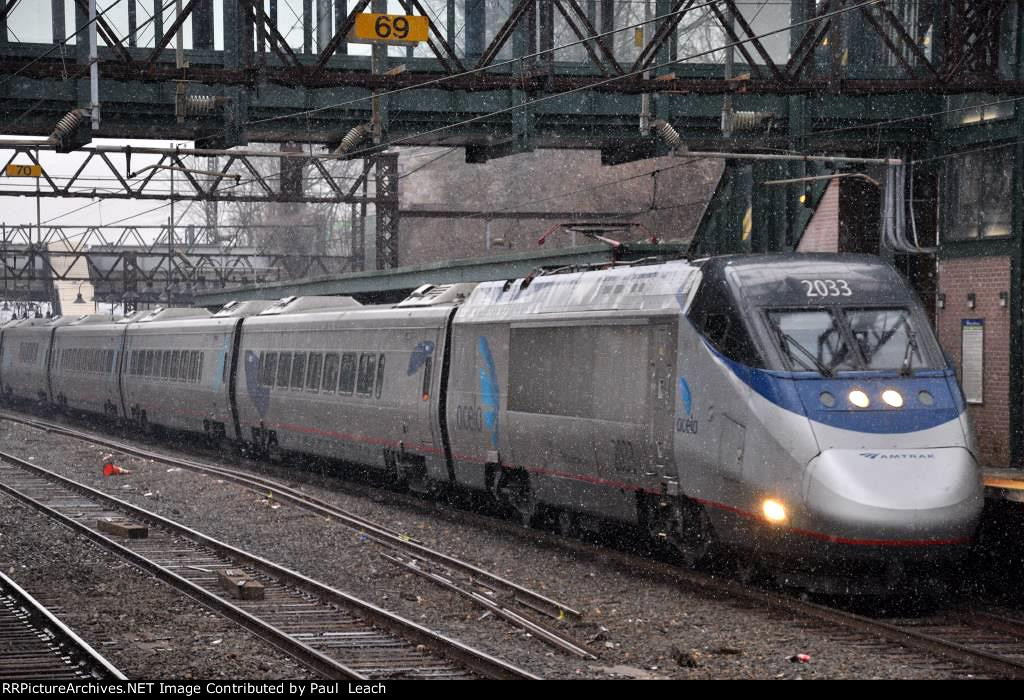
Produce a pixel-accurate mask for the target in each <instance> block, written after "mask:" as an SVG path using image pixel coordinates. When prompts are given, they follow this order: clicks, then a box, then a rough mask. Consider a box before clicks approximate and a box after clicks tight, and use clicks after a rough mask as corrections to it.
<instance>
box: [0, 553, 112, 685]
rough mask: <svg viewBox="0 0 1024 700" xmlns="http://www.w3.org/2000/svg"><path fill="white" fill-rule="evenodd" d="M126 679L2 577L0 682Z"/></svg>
mask: <svg viewBox="0 0 1024 700" xmlns="http://www.w3.org/2000/svg"><path fill="white" fill-rule="evenodd" d="M36 680H53V681H91V680H126V678H125V677H124V675H122V674H121V672H120V671H118V670H117V669H116V668H114V666H112V665H111V664H110V662H109V661H107V660H106V659H105V658H103V657H102V656H101V655H100V654H99V653H98V652H97V651H96V650H94V649H93V648H92V647H90V646H89V645H88V644H86V643H85V641H83V640H82V639H81V638H80V637H79V636H78V635H77V634H75V633H74V632H73V631H71V629H70V628H69V627H68V626H67V625H65V624H64V623H63V622H61V621H60V620H59V619H57V618H56V617H55V616H54V615H53V614H52V613H51V612H50V611H49V610H47V609H46V608H45V607H44V606H43V605H42V604H40V603H39V602H38V601H37V600H36V599H35V598H33V597H32V596H31V595H29V594H28V593H27V592H26V591H25V590H24V589H22V588H21V587H20V586H18V584H17V583H15V582H14V581H13V580H11V579H10V578H8V577H7V576H6V575H4V574H3V573H2V572H0V681H36Z"/></svg>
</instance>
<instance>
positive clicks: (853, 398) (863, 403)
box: [849, 389, 871, 408]
mask: <svg viewBox="0 0 1024 700" xmlns="http://www.w3.org/2000/svg"><path fill="white" fill-rule="evenodd" d="M849 399H850V403H852V404H853V405H854V406H856V407H857V408H867V407H868V405H869V404H870V403H871V399H869V398H868V395H867V394H865V393H864V392H863V391H861V390H860V389H854V390H853V391H851V392H850V396H849Z"/></svg>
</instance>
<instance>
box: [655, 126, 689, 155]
mask: <svg viewBox="0 0 1024 700" xmlns="http://www.w3.org/2000/svg"><path fill="white" fill-rule="evenodd" d="M654 130H655V131H657V132H658V136H660V137H661V140H662V141H664V142H665V143H666V144H668V145H669V146H670V147H671V148H678V147H679V146H680V145H682V143H683V137H682V136H680V135H679V132H678V131H676V130H675V128H674V127H673V126H672V125H671V124H669V123H668V122H667V121H665V120H664V119H656V120H655V121H654Z"/></svg>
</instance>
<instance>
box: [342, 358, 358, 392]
mask: <svg viewBox="0 0 1024 700" xmlns="http://www.w3.org/2000/svg"><path fill="white" fill-rule="evenodd" d="M355 385H356V354H355V353H354V352H346V353H345V354H344V355H342V357H341V381H340V382H339V384H338V393H339V394H351V393H352V390H353V389H354V388H355Z"/></svg>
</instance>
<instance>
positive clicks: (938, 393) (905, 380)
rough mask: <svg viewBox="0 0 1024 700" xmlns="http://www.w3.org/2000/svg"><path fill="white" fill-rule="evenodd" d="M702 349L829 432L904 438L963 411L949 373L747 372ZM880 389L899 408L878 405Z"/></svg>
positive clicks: (749, 383)
mask: <svg viewBox="0 0 1024 700" xmlns="http://www.w3.org/2000/svg"><path fill="white" fill-rule="evenodd" d="M705 345H706V346H707V348H708V349H709V350H710V351H711V352H712V353H713V354H714V355H715V356H716V357H717V358H718V359H720V360H721V361H722V362H723V363H724V364H725V365H726V366H727V367H728V368H729V369H730V370H731V371H732V373H733V374H735V375H736V376H737V377H738V378H739V379H740V380H741V381H743V383H745V384H746V385H747V386H749V387H750V388H751V389H753V390H754V391H756V392H757V393H758V394H760V395H761V396H763V397H764V398H766V399H768V400H769V401H771V402H772V403H773V404H775V405H776V406H779V407H780V408H784V409H786V410H787V411H791V412H793V413H796V414H799V415H802V416H806V417H807V418H810V419H811V420H813V421H815V422H817V423H823V424H824V425H828V426H831V427H834V428H842V429H843V430H852V431H856V432H862V433H910V432H915V431H918V430H927V429H928V428H934V427H936V426H939V425H942V424H943V423H948V422H949V421H951V420H955V419H956V418H957V417H958V416H959V415H960V414H961V413H962V412H963V410H964V408H965V406H964V402H963V397H962V396H961V394H960V388H959V386H958V385H957V381H956V375H955V374H954V373H953V370H951V369H949V368H946V369H941V370H921V371H918V372H917V373H916V374H915V375H914V376H912V377H902V376H900V375H899V373H898V372H893V371H880V372H843V373H842V374H841V375H839V376H837V377H831V378H830V377H823V376H821V375H820V374H818V373H817V372H781V371H776V370H767V369H758V368H756V367H748V366H747V365H744V364H740V363H739V362H735V361H733V360H730V359H729V358H727V357H725V356H724V355H722V354H721V353H720V352H718V351H717V350H716V349H715V348H713V347H712V346H711V345H710V344H708V343H707V342H705ZM854 389H860V390H861V391H864V392H865V393H866V394H867V395H868V396H869V397H870V399H871V405H870V406H869V407H868V408H866V409H865V408H854V407H853V406H852V405H851V404H850V402H849V399H848V398H847V397H848V396H849V393H850V392H851V391H853V390H854ZM886 389H895V390H896V391H898V392H899V393H900V395H902V396H903V401H904V403H903V407H902V408H893V407H891V406H888V405H886V404H885V403H884V402H883V401H882V392H883V391H885V390H886ZM826 391H827V392H828V393H830V394H832V396H834V397H835V405H834V406H833V407H831V408H829V407H827V406H825V405H824V404H822V402H821V398H820V397H821V394H822V393H823V392H826ZM922 391H927V392H928V393H929V394H931V396H932V399H933V402H932V405H930V406H928V405H925V404H924V403H922V402H921V400H920V398H919V395H920V393H921V392H922Z"/></svg>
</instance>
